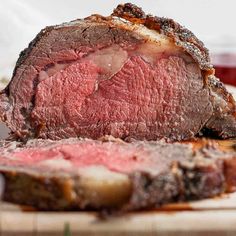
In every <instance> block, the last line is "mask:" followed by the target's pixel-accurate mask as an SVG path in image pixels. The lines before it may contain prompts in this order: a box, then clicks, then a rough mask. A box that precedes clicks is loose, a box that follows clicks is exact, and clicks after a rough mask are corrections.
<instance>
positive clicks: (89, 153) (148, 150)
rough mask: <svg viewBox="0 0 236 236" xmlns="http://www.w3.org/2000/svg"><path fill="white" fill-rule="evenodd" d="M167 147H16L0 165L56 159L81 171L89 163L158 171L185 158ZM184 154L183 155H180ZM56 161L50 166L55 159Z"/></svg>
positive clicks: (96, 143)
mask: <svg viewBox="0 0 236 236" xmlns="http://www.w3.org/2000/svg"><path fill="white" fill-rule="evenodd" d="M166 148H167V149H168V147H164V148H162V147H159V149H158V147H156V146H155V145H151V144H150V145H148V144H144V143H136V144H119V143H113V142H105V143H102V142H99V141H83V142H73V143H65V144H61V143H58V144H53V145H50V146H48V147H45V146H44V147H43V146H41V147H39V146H38V147H29V148H17V149H15V150H14V151H10V152H8V153H6V152H5V153H4V152H2V154H1V158H0V165H2V166H18V167H19V166H22V167H24V168H27V167H30V168H41V167H42V168H44V170H45V167H48V168H52V169H57V167H58V165H57V163H56V162H57V161H58V162H61V161H62V160H63V163H65V162H67V163H66V165H65V166H60V167H59V169H67V168H68V165H67V164H69V169H70V171H71V170H78V169H80V168H84V167H89V166H104V167H106V168H108V169H109V170H113V171H118V172H125V173H129V172H132V171H136V170H137V171H138V170H140V171H149V172H151V173H156V172H160V171H164V170H165V168H168V167H169V166H170V164H171V163H172V161H173V158H174V159H175V161H177V160H180V159H182V158H184V156H185V154H184V152H183V151H186V150H184V149H183V150H181V149H180V150H178V149H177V150H175V155H174V156H173V155H172V154H171V151H170V152H169V154H170V156H171V157H168V151H167V152H166V150H165V153H166V155H163V153H162V152H161V150H162V149H166ZM181 153H182V154H181ZM52 160H53V162H52V163H53V164H52V165H49V163H50V162H48V161H52Z"/></svg>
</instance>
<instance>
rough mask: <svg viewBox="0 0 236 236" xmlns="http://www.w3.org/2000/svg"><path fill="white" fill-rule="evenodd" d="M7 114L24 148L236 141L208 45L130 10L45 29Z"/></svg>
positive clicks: (7, 98) (4, 107) (16, 78)
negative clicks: (202, 138) (109, 140)
mask: <svg viewBox="0 0 236 236" xmlns="http://www.w3.org/2000/svg"><path fill="white" fill-rule="evenodd" d="M0 111H1V113H0V114H1V118H2V120H4V121H5V122H6V123H7V125H8V126H9V127H10V129H11V131H12V133H13V134H14V135H15V136H16V137H18V138H22V139H27V138H30V137H40V138H50V139H61V138H69V137H77V136H80V137H89V138H94V139H96V138H99V137H101V136H103V135H106V134H108V135H113V136H115V137H119V138H122V139H125V138H135V139H147V140H156V139H162V138H165V139H168V140H170V141H173V140H185V139H189V138H192V137H194V136H195V135H197V134H210V135H214V136H216V137H220V138H229V137H235V136H236V122H235V114H236V113H235V102H234V100H233V98H232V96H231V95H230V94H229V93H228V92H227V91H226V89H225V88H224V85H223V84H222V83H221V82H219V80H218V79H216V78H215V77H214V69H213V68H212V65H211V63H210V60H209V55H208V50H207V49H206V48H205V47H204V45H203V43H202V42H201V41H199V40H198V39H197V38H196V37H195V36H194V35H193V34H192V33H191V32H190V31H189V30H187V29H185V28H184V27H182V26H180V25H179V24H178V23H176V22H174V21H173V20H171V19H166V18H160V17H153V16H151V15H145V13H144V12H143V11H142V10H141V9H140V8H138V7H136V6H134V5H132V4H129V3H128V4H124V5H119V6H118V7H117V8H116V9H115V10H114V12H113V14H112V15H111V16H109V17H103V16H100V15H92V16H90V17H88V18H85V19H82V20H75V21H72V22H70V23H64V24H62V25H58V26H52V27H47V28H45V29H43V30H42V31H41V32H40V33H39V34H38V35H37V37H36V38H35V39H34V40H33V41H32V42H31V43H30V45H29V47H28V48H27V49H25V50H24V51H23V52H22V53H21V55H20V57H19V59H18V61H17V64H16V67H15V70H14V73H13V77H12V80H11V82H10V83H9V85H8V86H7V88H6V89H5V90H4V91H2V93H1V95H0Z"/></svg>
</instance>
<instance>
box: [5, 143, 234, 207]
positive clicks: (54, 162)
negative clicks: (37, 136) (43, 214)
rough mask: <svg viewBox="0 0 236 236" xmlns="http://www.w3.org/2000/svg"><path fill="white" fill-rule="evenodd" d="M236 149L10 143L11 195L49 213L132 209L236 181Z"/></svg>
mask: <svg viewBox="0 0 236 236" xmlns="http://www.w3.org/2000/svg"><path fill="white" fill-rule="evenodd" d="M235 156H236V153H226V152H222V151H219V150H218V149H216V148H214V146H209V145H208V147H204V148H201V149H200V150H194V148H193V146H192V145H191V144H166V143H164V142H145V141H137V142H134V143H125V142H122V141H120V140H115V141H105V142H104V141H94V140H90V139H85V140H82V139H66V140H60V141H51V140H32V141H28V143H27V144H26V145H23V144H22V143H17V142H10V143H7V142H6V143H3V144H2V148H1V149H0V157H1V158H0V173H1V175H2V176H3V179H4V180H5V188H4V190H3V196H2V197H3V200H5V201H9V202H13V203H19V204H24V205H30V206H34V207H36V208H38V209H43V210H67V209H73V210H76V209H99V210H104V209H106V210H107V209H110V210H116V211H129V210H138V209H146V208H150V207H154V206H160V205H161V204H163V203H168V202H177V201H183V200H192V199H202V198H207V197H212V196H215V195H218V194H220V193H222V192H225V191H228V190H232V191H233V190H235V189H234V188H235V186H236V181H235V180H236V174H235V173H236V172H235V166H236V157H235Z"/></svg>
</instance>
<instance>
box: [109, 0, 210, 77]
mask: <svg viewBox="0 0 236 236" xmlns="http://www.w3.org/2000/svg"><path fill="white" fill-rule="evenodd" d="M112 15H113V16H117V17H121V18H124V19H126V20H128V21H131V22H133V23H139V24H143V25H145V26H146V27H147V28H149V29H153V30H156V31H158V32H160V33H161V34H164V35H166V36H168V37H170V38H171V39H172V40H173V41H174V42H175V44H176V45H177V46H180V47H182V48H183V49H184V50H185V51H186V52H188V53H189V54H190V55H191V56H192V57H193V59H194V60H195V61H197V62H198V64H199V66H200V68H201V69H202V70H205V71H208V74H213V73H214V70H213V66H212V65H211V62H210V56H209V52H208V49H207V48H206V47H205V46H204V44H203V42H202V41H200V40H199V39H198V38H197V37H196V36H195V35H194V34H193V33H192V32H191V31H190V30H188V29H186V28H185V27H183V26H181V25H180V24H178V23H177V22H175V21H174V20H172V19H168V18H164V17H157V16H152V15H146V14H145V13H144V12H143V10H142V9H141V8H139V7H137V6H136V5H134V4H131V3H125V4H120V5H118V6H117V8H116V9H114V11H113V14H112Z"/></svg>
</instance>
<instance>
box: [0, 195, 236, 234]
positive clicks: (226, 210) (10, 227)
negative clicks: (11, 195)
mask: <svg viewBox="0 0 236 236" xmlns="http://www.w3.org/2000/svg"><path fill="white" fill-rule="evenodd" d="M0 210H1V211H0V232H1V234H0V235H1V236H11V235H20V236H21V235H22V236H28V235H30V236H60V235H64V231H65V228H68V225H69V228H70V232H71V236H82V235H83V236H85V235H86V236H90V235H91V236H92V235H93V236H95V235H96V236H108V235H109V236H126V235H135V236H136V235H137V236H138V235H142V236H147V235H158V236H159V235H161V236H162V235H163V236H169V235H190V232H191V235H207V236H208V235H209V236H210V235H214V236H218V235H223V236H224V235H227V236H231V235H232V236H233V235H234V236H235V235H236V194H230V195H223V196H221V197H219V198H216V199H209V200H203V201H196V202H192V203H188V204H173V205H168V206H165V207H164V208H162V209H159V210H153V211H147V212H141V213H130V214H127V215H125V216H122V217H116V218H112V219H109V220H107V221H102V220H100V219H99V218H97V216H96V214H95V213H93V212H81V213H78V212H60V213H55V212H36V211H22V209H21V208H20V207H17V206H14V205H10V204H5V203H1V204H0Z"/></svg>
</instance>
